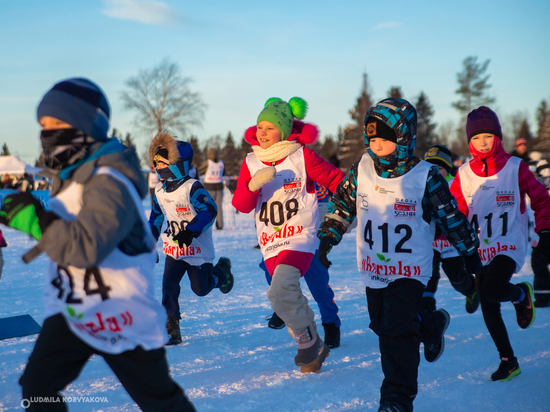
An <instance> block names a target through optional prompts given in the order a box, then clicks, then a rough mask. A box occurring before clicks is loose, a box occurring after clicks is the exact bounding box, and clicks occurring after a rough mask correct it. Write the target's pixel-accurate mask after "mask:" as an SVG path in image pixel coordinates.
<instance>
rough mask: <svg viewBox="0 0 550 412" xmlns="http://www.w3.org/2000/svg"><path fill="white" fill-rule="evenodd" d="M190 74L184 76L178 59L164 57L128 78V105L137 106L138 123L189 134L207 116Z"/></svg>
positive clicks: (157, 130) (151, 128)
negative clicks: (171, 59)
mask: <svg viewBox="0 0 550 412" xmlns="http://www.w3.org/2000/svg"><path fill="white" fill-rule="evenodd" d="M191 82H192V80H191V78H190V77H183V76H182V74H181V73H180V68H179V66H178V64H177V63H174V62H171V61H170V60H169V59H167V58H166V59H164V60H163V61H162V62H161V63H160V64H159V65H158V66H156V67H154V68H153V69H151V70H140V71H139V74H138V75H137V76H133V77H130V78H129V79H128V80H127V81H126V83H125V84H126V88H127V89H126V90H125V91H123V92H122V101H123V102H124V108H125V109H130V110H135V111H136V112H137V113H136V118H135V124H136V126H137V127H139V128H142V129H146V130H147V132H148V133H149V132H151V131H154V133H160V132H161V131H163V130H166V129H174V130H177V131H178V132H180V133H181V134H182V136H186V135H187V134H188V133H189V129H190V128H191V127H193V126H201V124H202V120H203V118H204V109H205V108H206V105H205V104H204V103H203V101H202V99H201V97H200V95H199V94H198V93H196V92H192V91H191V90H190V88H189V84H190V83H191Z"/></svg>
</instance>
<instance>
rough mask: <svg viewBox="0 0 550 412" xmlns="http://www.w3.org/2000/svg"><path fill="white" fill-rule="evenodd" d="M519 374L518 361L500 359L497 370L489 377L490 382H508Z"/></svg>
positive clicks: (515, 359)
mask: <svg viewBox="0 0 550 412" xmlns="http://www.w3.org/2000/svg"><path fill="white" fill-rule="evenodd" d="M520 373H521V369H520V368H519V364H518V359H517V358H516V357H513V358H501V359H500V365H499V367H498V369H497V370H496V371H495V372H494V373H493V374H492V375H491V380H492V381H509V380H510V379H512V378H513V377H514V376H517V375H519V374H520Z"/></svg>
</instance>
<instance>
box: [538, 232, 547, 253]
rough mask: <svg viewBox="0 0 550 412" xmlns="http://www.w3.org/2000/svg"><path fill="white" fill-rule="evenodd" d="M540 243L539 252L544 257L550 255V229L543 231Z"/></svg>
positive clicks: (540, 233) (540, 235)
mask: <svg viewBox="0 0 550 412" xmlns="http://www.w3.org/2000/svg"><path fill="white" fill-rule="evenodd" d="M538 235H539V243H537V247H536V249H537V252H539V253H541V254H542V255H543V256H548V255H550V229H543V230H541V231H540V232H539V233H538Z"/></svg>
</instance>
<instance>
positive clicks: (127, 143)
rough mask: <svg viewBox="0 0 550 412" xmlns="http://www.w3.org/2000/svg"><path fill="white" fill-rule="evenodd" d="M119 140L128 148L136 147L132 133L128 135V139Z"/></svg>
mask: <svg viewBox="0 0 550 412" xmlns="http://www.w3.org/2000/svg"><path fill="white" fill-rule="evenodd" d="M119 140H120V142H121V143H122V144H123V145H124V146H126V147H136V142H135V141H134V138H133V137H132V135H131V134H130V133H126V137H125V138H124V139H119Z"/></svg>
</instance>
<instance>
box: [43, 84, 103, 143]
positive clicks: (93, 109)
mask: <svg viewBox="0 0 550 412" xmlns="http://www.w3.org/2000/svg"><path fill="white" fill-rule="evenodd" d="M110 114H111V109H110V108H109V102H108V101H107V96H105V94H104V93H103V91H102V90H101V89H100V87H99V86H98V85H96V84H95V83H93V82H91V81H90V80H88V79H84V78H72V79H67V80H62V81H60V82H59V83H57V84H56V85H54V86H53V87H52V88H51V89H50V90H49V91H48V92H47V93H46V94H45V95H44V97H43V98H42V101H41V102H40V104H39V105H38V108H37V110H36V115H37V119H38V121H40V119H41V118H42V117H44V116H51V117H55V118H56V119H58V120H61V121H63V122H65V123H68V124H70V125H71V126H72V127H74V128H75V129H78V130H80V131H81V132H84V133H85V134H86V135H88V136H91V137H93V138H94V139H95V140H97V141H104V140H107V131H108V130H109V117H110Z"/></svg>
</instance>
